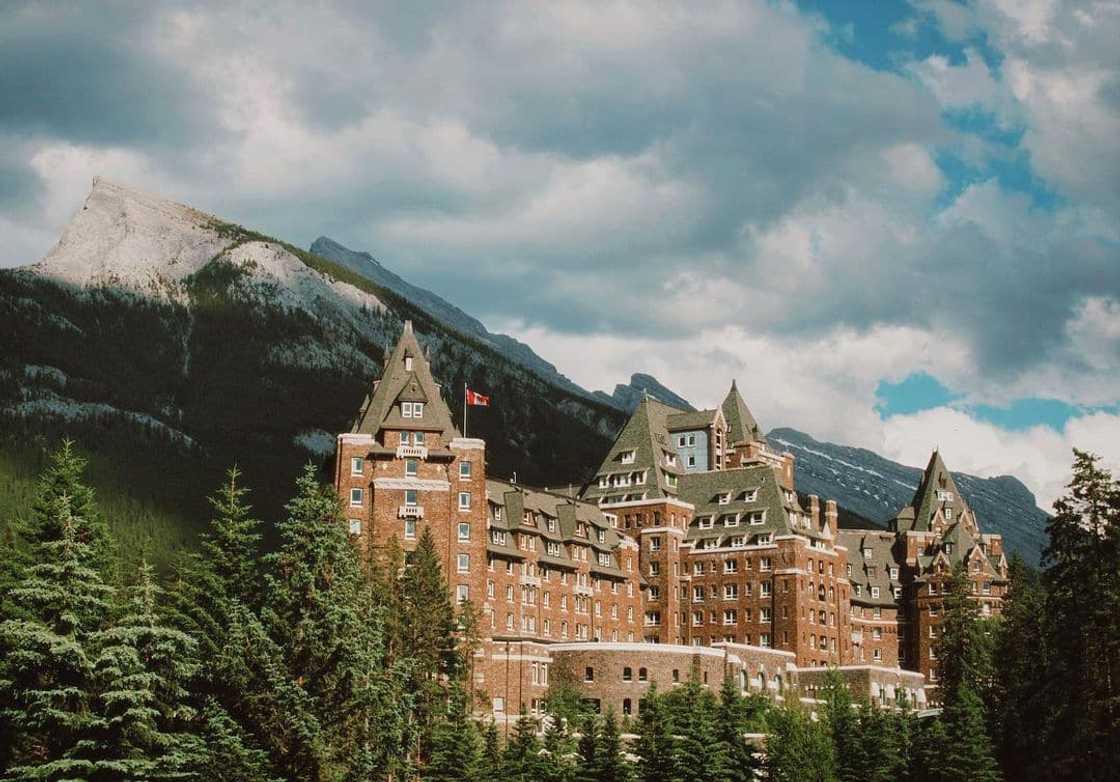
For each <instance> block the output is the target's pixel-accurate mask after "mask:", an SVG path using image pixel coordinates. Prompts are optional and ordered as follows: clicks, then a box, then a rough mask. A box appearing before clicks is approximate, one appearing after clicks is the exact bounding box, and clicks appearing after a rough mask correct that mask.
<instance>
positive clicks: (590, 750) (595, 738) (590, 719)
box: [553, 714, 603, 782]
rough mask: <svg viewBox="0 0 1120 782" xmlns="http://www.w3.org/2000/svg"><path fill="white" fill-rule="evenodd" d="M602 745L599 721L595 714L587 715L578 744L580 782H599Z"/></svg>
mask: <svg viewBox="0 0 1120 782" xmlns="http://www.w3.org/2000/svg"><path fill="white" fill-rule="evenodd" d="M553 719H557V720H558V719H559V718H558V717H553ZM602 744H603V740H602V736H601V735H600V731H599V720H598V719H597V718H596V716H595V715H594V714H587V715H585V716H584V718H583V722H582V723H581V724H580V734H579V743H578V744H577V754H578V756H579V763H578V769H577V773H576V776H577V777H578V779H579V780H580V782H597V780H598V779H599V772H600V770H601V763H600V760H599V750H600V748H601V747H602Z"/></svg>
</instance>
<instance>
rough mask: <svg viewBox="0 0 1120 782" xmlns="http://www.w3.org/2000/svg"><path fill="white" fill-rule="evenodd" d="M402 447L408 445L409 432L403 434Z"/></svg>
mask: <svg viewBox="0 0 1120 782" xmlns="http://www.w3.org/2000/svg"><path fill="white" fill-rule="evenodd" d="M401 445H408V432H401Z"/></svg>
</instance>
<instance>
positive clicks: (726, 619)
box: [723, 608, 735, 625]
mask: <svg viewBox="0 0 1120 782" xmlns="http://www.w3.org/2000/svg"><path fill="white" fill-rule="evenodd" d="M723 623H724V624H725V625H733V624H735V609H734V608H727V609H724V612H723Z"/></svg>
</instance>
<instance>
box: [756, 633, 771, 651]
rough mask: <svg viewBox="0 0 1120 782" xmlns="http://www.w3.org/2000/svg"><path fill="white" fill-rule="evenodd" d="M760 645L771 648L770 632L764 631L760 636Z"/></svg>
mask: <svg viewBox="0 0 1120 782" xmlns="http://www.w3.org/2000/svg"><path fill="white" fill-rule="evenodd" d="M758 645H759V646H761V647H762V648H763V649H769V648H770V633H762V634H761V635H760V636H758Z"/></svg>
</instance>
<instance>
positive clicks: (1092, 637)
mask: <svg viewBox="0 0 1120 782" xmlns="http://www.w3.org/2000/svg"><path fill="white" fill-rule="evenodd" d="M1098 462H1099V459H1098V457H1096V456H1093V455H1091V454H1088V453H1084V452H1082V451H1074V465H1073V478H1072V480H1071V482H1070V484H1069V491H1068V492H1067V494H1066V495H1065V496H1063V497H1062V498H1060V499H1059V500H1058V501H1057V502H1055V503H1054V516H1053V517H1052V518H1051V520H1050V523H1049V525H1048V527H1047V531H1048V532H1049V533H1050V545H1049V546H1048V547H1047V548H1046V551H1045V552H1044V557H1043V564H1044V566H1045V568H1046V569H1045V572H1044V576H1043V579H1044V584H1045V586H1046V592H1047V596H1046V638H1047V643H1046V644H1045V648H1047V649H1048V654H1049V657H1048V658H1047V662H1048V663H1049V668H1048V669H1046V674H1047V675H1048V677H1049V682H1048V686H1047V687H1046V689H1045V691H1044V693H1043V697H1044V698H1045V700H1046V703H1047V706H1048V709H1049V712H1050V716H1049V719H1048V720H1047V722H1046V726H1047V730H1046V734H1045V736H1044V744H1045V747H1046V752H1047V756H1048V761H1049V762H1048V766H1049V769H1050V772H1051V774H1052V775H1053V778H1055V779H1071V780H1072V779H1077V780H1088V781H1089V782H1095V781H1096V780H1113V779H1117V778H1118V777H1120V770H1118V766H1117V764H1116V762H1115V761H1116V748H1117V747H1118V746H1120V485H1118V484H1117V483H1116V481H1114V480H1113V478H1112V475H1111V474H1110V473H1109V472H1108V471H1107V470H1104V469H1102V468H1101V467H1100V466H1099V464H1098Z"/></svg>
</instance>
